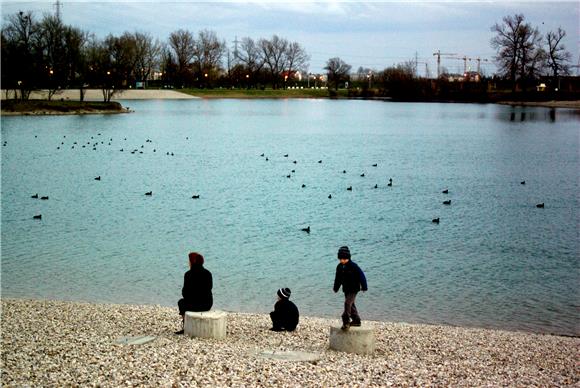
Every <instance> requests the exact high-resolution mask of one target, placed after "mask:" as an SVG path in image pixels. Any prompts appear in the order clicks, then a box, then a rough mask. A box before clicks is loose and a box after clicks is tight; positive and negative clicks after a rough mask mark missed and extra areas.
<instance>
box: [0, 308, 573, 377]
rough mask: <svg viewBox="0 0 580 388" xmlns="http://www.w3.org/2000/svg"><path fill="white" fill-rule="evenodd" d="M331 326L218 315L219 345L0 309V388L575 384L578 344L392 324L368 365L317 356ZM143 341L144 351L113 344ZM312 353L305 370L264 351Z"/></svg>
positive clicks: (150, 317) (68, 312) (140, 323)
mask: <svg viewBox="0 0 580 388" xmlns="http://www.w3.org/2000/svg"><path fill="white" fill-rule="evenodd" d="M338 323H339V321H338V319H337V320H334V321H333V320H328V319H321V318H312V317H301V319H300V325H299V326H298V329H297V331H296V332H293V333H278V332H272V331H269V328H270V319H269V317H268V316H267V315H258V314H239V313H230V314H229V315H228V320H227V339H226V340H222V341H218V340H212V339H195V338H189V337H186V336H182V335H181V336H178V335H175V334H174V331H175V330H177V329H179V328H180V327H179V326H180V318H179V316H178V314H177V310H176V308H169V307H161V306H132V305H110V304H89V303H76V302H59V301H39V300H18V299H3V300H2V344H1V345H2V359H1V361H2V365H1V369H2V380H1V385H2V386H3V387H23V386H32V387H40V386H54V387H57V386H58V387H63V386H83V387H84V386H102V387H116V386H126V387H131V386H156V387H157V386H158V387H230V386H232V387H340V386H344V387H374V386H375V387H385V386H421V387H425V386H454V387H457V386H465V387H475V386H578V385H579V384H580V380H579V376H580V373H579V371H580V363H578V360H579V357H578V355H579V351H578V350H579V345H580V339H579V338H570V337H561V336H554V335H540V334H530V333H523V332H508V331H498V330H487V329H473V328H459V327H446V326H434V325H415V324H404V323H386V322H367V323H366V324H368V325H370V326H372V327H374V328H375V336H376V351H375V353H374V354H373V355H372V356H359V355H353V354H348V353H339V352H335V351H333V350H330V349H329V348H328V334H329V327H330V325H331V324H334V325H336V324H338ZM140 335H150V336H155V337H156V339H155V340H154V341H152V342H149V343H146V344H144V345H123V344H118V343H116V341H117V339H119V338H120V337H126V336H140ZM273 350H278V351H279V350H287V351H300V352H310V353H318V354H320V360H318V361H313V362H293V361H282V360H275V359H270V358H263V357H260V356H259V355H258V354H259V353H263V352H265V351H273Z"/></svg>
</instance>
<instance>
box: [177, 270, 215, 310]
mask: <svg viewBox="0 0 580 388" xmlns="http://www.w3.org/2000/svg"><path fill="white" fill-rule="evenodd" d="M212 287H213V279H212V276H211V272H209V271H208V270H207V269H205V268H203V266H202V265H200V264H194V265H193V266H192V267H191V269H190V270H189V271H187V272H186V273H185V276H184V279H183V289H182V290H181V295H183V299H185V303H187V305H188V306H189V307H190V308H191V309H188V310H187V311H208V310H210V309H211V306H212V305H213V295H212V293H211V289H212Z"/></svg>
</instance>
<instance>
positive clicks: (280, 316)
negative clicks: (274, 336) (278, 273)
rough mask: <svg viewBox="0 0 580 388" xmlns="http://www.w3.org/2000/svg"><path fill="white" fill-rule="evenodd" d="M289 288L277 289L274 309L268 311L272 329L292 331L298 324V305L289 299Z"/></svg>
mask: <svg viewBox="0 0 580 388" xmlns="http://www.w3.org/2000/svg"><path fill="white" fill-rule="evenodd" d="M291 293H292V291H290V289H289V288H280V289H279V290H278V291H277V294H278V301H277V302H276V304H275V305H274V311H272V312H271V313H270V318H272V328H271V329H270V330H272V331H283V330H286V331H294V329H296V326H298V320H299V319H300V318H299V316H300V313H299V312H298V307H296V305H295V304H294V303H292V302H291V301H290V294H291Z"/></svg>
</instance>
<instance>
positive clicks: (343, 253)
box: [338, 246, 350, 260]
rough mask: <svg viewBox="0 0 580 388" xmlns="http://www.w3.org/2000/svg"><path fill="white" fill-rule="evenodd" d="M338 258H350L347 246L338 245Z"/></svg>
mask: <svg viewBox="0 0 580 388" xmlns="http://www.w3.org/2000/svg"><path fill="white" fill-rule="evenodd" d="M338 258H339V259H349V260H350V250H349V249H348V247H347V246H344V247H340V248H339V250H338Z"/></svg>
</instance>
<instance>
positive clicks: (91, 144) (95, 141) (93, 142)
mask: <svg viewBox="0 0 580 388" xmlns="http://www.w3.org/2000/svg"><path fill="white" fill-rule="evenodd" d="M96 136H97V138H96V137H95V136H91V137H90V140H89V141H86V142H82V144H81V142H79V141H73V142H70V143H69V145H70V146H71V147H70V149H82V148H87V149H90V148H92V150H93V151H96V150H97V147H99V146H105V145H106V146H112V145H113V143H114V142H113V138H109V139H108V140H100V138H98V137H99V136H101V133H97V135H96ZM34 137H35V138H38V135H35V136H34ZM64 139H66V135H63V140H62V141H61V142H60V144H59V145H58V146H57V147H56V150H61V149H64V146H65V145H66V144H65V140H64ZM185 139H186V140H189V137H186V138H185ZM124 141H127V138H126V137H125V138H124ZM147 143H153V141H152V140H151V139H146V140H145V144H142V145H141V147H140V148H134V149H132V150H131V151H130V153H131V154H143V153H144V151H145V145H146V144H147ZM7 145H8V141H6V140H4V141H3V142H2V146H3V147H6V146H7ZM125 150H126V149H125V147H123V148H121V149H119V152H125ZM152 152H154V153H156V152H157V149H156V148H153V149H152ZM166 155H167V156H175V154H174V153H173V152H169V151H168V152H166ZM94 180H95V181H100V180H101V176H100V175H99V176H96V177H94ZM145 195H146V196H152V195H153V191H147V192H145ZM31 198H33V199H40V200H48V199H49V197H48V195H46V196H45V195H43V196H40V195H39V194H38V193H36V194H33V195H31ZM191 198H193V199H200V195H199V194H194V195H193V196H192V197H191ZM32 218H33V219H35V220H42V214H36V215H34V216H33V217H32Z"/></svg>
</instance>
